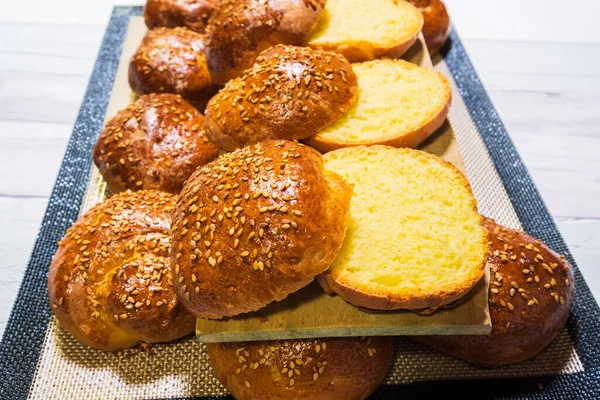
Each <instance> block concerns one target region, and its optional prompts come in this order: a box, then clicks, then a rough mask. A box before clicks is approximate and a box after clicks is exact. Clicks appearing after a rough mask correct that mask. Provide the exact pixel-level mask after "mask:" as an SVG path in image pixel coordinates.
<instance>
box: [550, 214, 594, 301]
mask: <svg viewBox="0 0 600 400" xmlns="http://www.w3.org/2000/svg"><path fill="white" fill-rule="evenodd" d="M556 222H557V224H558V227H559V229H560V232H561V233H562V235H563V237H564V239H565V241H566V242H567V245H568V246H569V250H571V252H572V253H573V257H574V258H575V261H576V262H577V265H578V266H579V268H580V269H581V272H582V274H583V276H584V278H585V280H586V282H587V284H588V286H589V287H590V289H591V291H592V293H593V294H594V297H595V298H596V301H598V302H600V268H598V260H600V220H590V219H578V218H557V221H556ZM575 290H577V288H575Z"/></svg>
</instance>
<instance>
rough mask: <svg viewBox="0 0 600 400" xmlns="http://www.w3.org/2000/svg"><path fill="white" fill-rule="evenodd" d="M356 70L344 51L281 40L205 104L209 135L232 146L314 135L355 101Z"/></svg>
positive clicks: (228, 147) (206, 125) (225, 147)
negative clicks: (333, 50) (313, 47)
mask: <svg viewBox="0 0 600 400" xmlns="http://www.w3.org/2000/svg"><path fill="white" fill-rule="evenodd" d="M356 91H357V79H356V75H355V74H354V72H353V71H352V67H351V66H350V63H349V62H348V61H347V60H346V59H345V58H344V57H343V56H341V55H339V54H335V53H332V52H328V51H319V50H312V49H309V48H305V47H294V46H284V45H278V46H274V47H272V48H270V49H268V50H266V51H264V52H263V53H261V55H260V56H259V57H258V58H257V60H256V63H255V64H254V66H253V67H252V68H251V69H250V70H248V71H246V72H245V73H244V74H243V75H242V76H240V77H239V78H236V79H233V80H232V81H230V82H229V83H228V84H227V85H226V86H225V88H224V89H223V90H221V91H220V92H219V93H218V94H217V95H216V96H215V97H213V98H212V99H211V101H210V102H209V104H208V107H207V109H206V122H205V128H206V133H207V135H208V137H209V138H210V139H211V140H212V141H213V142H215V143H217V144H219V145H220V146H221V147H223V148H224V149H227V150H233V149H235V148H238V147H243V146H246V145H249V144H254V143H257V142H260V141H262V140H266V139H288V140H295V139H301V138H305V137H307V136H310V135H313V134H315V133H316V132H318V131H319V130H320V129H323V128H324V127H326V126H327V125H329V124H331V123H332V122H333V121H335V120H336V119H337V118H339V117H340V116H341V115H343V114H344V112H346V111H347V110H348V109H349V108H350V106H351V105H352V103H354V101H355V95H356Z"/></svg>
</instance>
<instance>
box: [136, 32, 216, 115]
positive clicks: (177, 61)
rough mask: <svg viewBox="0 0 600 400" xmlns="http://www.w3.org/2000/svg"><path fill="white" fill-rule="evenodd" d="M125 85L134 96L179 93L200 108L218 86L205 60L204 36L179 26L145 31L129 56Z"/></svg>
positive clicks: (202, 109) (202, 108)
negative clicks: (126, 83)
mask: <svg viewBox="0 0 600 400" xmlns="http://www.w3.org/2000/svg"><path fill="white" fill-rule="evenodd" d="M129 85H130V86H131V90H133V91H134V92H135V93H136V94H137V95H138V96H141V95H143V94H150V93H176V94H179V95H181V96H182V97H183V98H184V99H186V100H187V101H188V102H189V103H190V104H192V105H193V106H194V107H196V108H198V110H200V111H204V108H205V107H206V103H207V102H208V100H209V99H210V98H211V97H212V96H213V95H214V94H215V93H216V92H217V91H218V89H219V87H218V86H217V85H216V84H215V83H214V82H213V81H212V79H211V77H210V72H209V71H208V65H207V64H206V57H205V55H204V36H203V35H201V34H199V33H197V32H193V31H191V30H189V29H186V28H182V27H178V28H156V29H154V30H152V31H149V32H148V33H146V36H144V39H142V42H141V43H140V47H139V48H138V49H137V51H136V52H135V54H134V55H133V57H132V58H131V64H130V65H129Z"/></svg>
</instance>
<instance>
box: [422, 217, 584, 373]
mask: <svg viewBox="0 0 600 400" xmlns="http://www.w3.org/2000/svg"><path fill="white" fill-rule="evenodd" d="M484 225H485V227H486V228H487V229H488V231H489V248H490V252H491V254H490V255H489V259H488V263H489V266H490V272H491V283H490V292H489V296H490V300H489V305H490V317H491V319H492V332H491V333H490V334H489V335H486V336H423V337H419V338H417V339H418V341H420V342H423V343H425V344H428V345H430V346H432V347H434V348H436V349H438V350H440V351H443V352H445V353H447V354H449V355H452V356H454V357H458V358H461V359H463V360H466V361H468V362H470V363H472V364H477V365H483V366H500V365H508V364H515V363H518V362H521V361H524V360H526V359H528V358H531V357H533V356H535V355H536V354H538V353H539V352H540V351H542V350H543V349H544V348H545V347H546V346H548V345H549V344H550V343H551V342H552V341H553V340H554V338H555V337H556V336H557V335H558V333H559V332H560V330H561V329H562V327H563V326H564V325H565V323H566V321H567V318H568V317H569V311H570V309H571V306H572V305H573V299H574V289H575V287H574V284H575V281H574V278H573V269H572V267H571V265H570V264H569V262H568V261H567V260H566V259H565V258H564V257H563V256H559V255H558V254H556V253H555V252H553V251H552V250H551V249H550V248H549V247H548V246H547V245H546V244H544V243H542V242H540V241H538V240H536V239H535V238H533V237H531V236H530V235H528V234H526V233H524V232H522V231H517V230H513V229H509V228H506V227H503V226H501V225H498V224H496V223H495V222H494V221H493V220H491V219H485V222H484Z"/></svg>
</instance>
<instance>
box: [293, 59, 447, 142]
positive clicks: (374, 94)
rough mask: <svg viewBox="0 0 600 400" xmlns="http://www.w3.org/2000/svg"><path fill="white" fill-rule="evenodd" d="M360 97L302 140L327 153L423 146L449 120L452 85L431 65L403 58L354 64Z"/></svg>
mask: <svg viewBox="0 0 600 400" xmlns="http://www.w3.org/2000/svg"><path fill="white" fill-rule="evenodd" d="M352 68H353V70H354V72H355V74H356V76H357V77H358V95H357V100H356V102H355V103H354V105H353V106H352V107H351V108H350V110H349V111H348V112H347V113H346V114H344V115H343V116H342V117H340V118H339V119H338V120H337V121H335V122H334V123H332V124H331V125H329V126H327V127H325V128H324V129H323V130H321V131H319V132H318V133H317V134H315V135H313V136H311V137H309V138H307V139H305V140H304V142H305V143H307V144H308V145H310V146H312V147H314V148H316V149H317V150H319V151H321V152H323V153H325V152H328V151H332V150H335V149H340V148H344V147H350V146H359V145H369V144H384V145H388V146H393V147H411V148H415V147H417V146H419V145H420V144H421V143H422V142H423V141H424V140H425V139H427V138H428V137H429V136H430V135H431V134H432V133H433V132H435V131H436V130H437V129H438V128H439V127H440V126H442V124H443V123H444V121H445V120H446V117H447V115H448V111H449V109H450V104H451V102H452V90H451V89H450V85H449V84H448V81H447V80H446V78H445V77H444V76H443V75H442V74H440V73H439V72H437V71H434V70H432V69H430V68H425V67H420V66H418V65H415V64H412V63H409V62H407V61H404V60H374V61H368V62H365V63H359V64H353V65H352Z"/></svg>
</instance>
